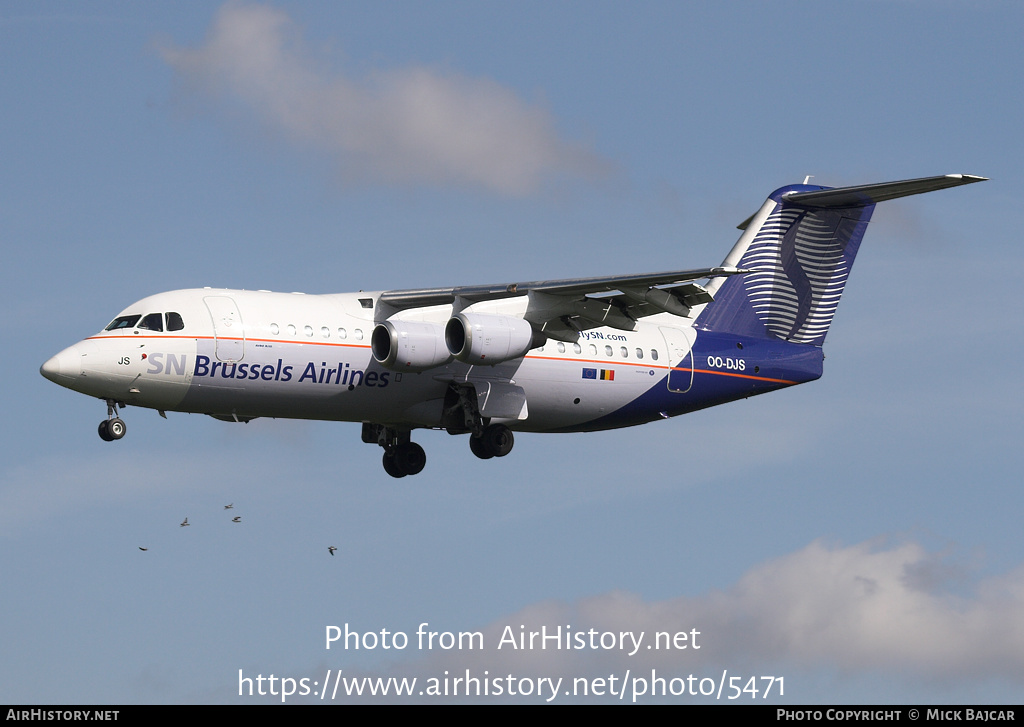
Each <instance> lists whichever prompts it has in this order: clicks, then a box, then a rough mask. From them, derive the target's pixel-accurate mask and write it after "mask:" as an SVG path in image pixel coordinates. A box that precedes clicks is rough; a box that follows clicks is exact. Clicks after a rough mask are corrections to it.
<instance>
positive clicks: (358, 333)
mask: <svg viewBox="0 0 1024 727" xmlns="http://www.w3.org/2000/svg"><path fill="white" fill-rule="evenodd" d="M355 336H356V340H357V341H362V340H363V329H362V328H357V329H356V330H355Z"/></svg>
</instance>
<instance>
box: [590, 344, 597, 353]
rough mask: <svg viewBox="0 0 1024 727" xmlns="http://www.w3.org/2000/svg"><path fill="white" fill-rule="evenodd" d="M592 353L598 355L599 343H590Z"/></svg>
mask: <svg viewBox="0 0 1024 727" xmlns="http://www.w3.org/2000/svg"><path fill="white" fill-rule="evenodd" d="M590 355H591V356H596V355H597V345H596V344H593V343H592V344H590Z"/></svg>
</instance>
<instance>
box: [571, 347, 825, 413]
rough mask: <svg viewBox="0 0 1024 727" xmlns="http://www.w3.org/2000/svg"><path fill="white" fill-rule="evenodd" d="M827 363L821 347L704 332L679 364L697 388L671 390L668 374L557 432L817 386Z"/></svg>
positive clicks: (678, 367) (694, 409)
mask: <svg viewBox="0 0 1024 727" xmlns="http://www.w3.org/2000/svg"><path fill="white" fill-rule="evenodd" d="M823 359H824V356H823V354H822V350H821V348H819V347H818V346H809V345H806V344H795V343H787V342H785V341H777V340H771V339H767V338H752V337H747V336H737V335H729V334H720V333H710V332H701V333H700V334H699V335H698V337H697V341H696V342H695V343H694V346H693V350H692V351H691V355H690V356H687V357H686V358H685V359H684V360H683V361H681V362H678V363H677V364H676V368H677V369H682V370H683V371H685V372H686V373H689V371H690V369H691V368H692V369H693V385H692V386H691V387H690V388H689V390H688V391H686V392H685V393H679V392H676V391H671V390H670V389H669V387H668V376H667V375H666V376H664V377H662V378H660V379H659V380H658V382H657V383H656V384H655V385H654V386H652V387H651V388H650V389H648V390H647V391H646V392H645V393H644V394H642V395H641V396H639V397H637V398H636V399H634V400H633V401H631V402H629V403H628V404H626V405H625V406H623V407H621V408H620V409H617V410H616V411H614V412H612V413H610V414H606V415H605V416H603V417H600V418H599V419H594V420H592V421H590V422H586V423H584V424H580V425H577V426H573V427H567V428H565V429H559V430H555V431H560V432H592V431H599V430H602V429H616V428H619V427H629V426H633V425H636V424H643V423H645V422H650V421H654V420H656V419H662V418H664V417H665V416H678V415H680V414H687V413H689V412H692V411H697V410H698V409H706V408H707V407H710V406H715V405H716V404H724V403H726V402H729V401H735V400H737V399H745V398H748V397H751V396H757V395H758V394H765V393H767V392H769V391H775V390H777V389H782V388H785V387H787V386H793V385H795V384H802V383H805V382H807V381H814V380H815V379H817V378H819V377H820V376H821V373H822V361H823ZM687 378H688V377H687Z"/></svg>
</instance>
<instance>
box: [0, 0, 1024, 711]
mask: <svg viewBox="0 0 1024 727" xmlns="http://www.w3.org/2000/svg"><path fill="white" fill-rule="evenodd" d="M1022 26H1024V9H1021V7H1020V6H1019V4H1017V3H1013V2H980V3H965V2H954V1H952V0H951V1H948V2H912V1H909V0H908V1H906V2H872V1H862V2H855V3H843V4H821V3H813V2H778V3H772V4H765V3H753V2H749V3H748V2H723V3H699V4H694V3H683V2H673V3H654V2H651V3H642V4H625V3H602V2H586V3H577V2H564V3H558V4H555V5H553V6H552V5H551V4H550V3H527V2H523V3H513V4H494V3H447V2H445V3H406V2H394V3H386V4H383V3H334V2H306V3H278V4H262V3H228V4H225V5H222V6H217V5H213V4H208V3H173V4H170V3H169V4H161V5H154V4H144V5H138V4H131V3H119V2H95V3H89V4H88V5H83V4H70V3H48V2H31V3H30V2H7V3H5V4H4V5H3V8H2V9H0V68H3V69H4V70H3V72H2V73H0V93H2V98H3V99H4V101H5V103H4V108H5V111H4V113H3V114H0V199H2V202H0V245H2V246H3V251H4V259H5V264H4V266H3V267H2V269H0V270H2V271H0V275H2V281H3V285H2V286H0V291H2V292H0V295H2V296H3V301H4V310H5V312H6V314H7V315H5V316H4V317H3V323H2V324H0V325H2V326H3V333H4V339H5V341H7V344H6V347H5V350H6V351H7V361H6V366H5V368H4V372H5V376H4V381H5V383H4V393H5V398H6V401H7V404H8V411H9V425H8V427H6V428H5V444H4V452H5V457H4V462H3V465H2V468H0V544H2V547H0V574H2V578H0V580H2V583H3V587H2V588H0V612H2V613H3V614H4V617H3V619H0V644H2V645H3V648H2V649H0V654H2V656H0V685H2V686H0V702H5V703H13V702H18V703H88V702H95V703H152V702H156V703H192V702H213V703H229V702H237V701H241V702H243V703H248V702H250V701H259V700H256V699H250V698H241V699H240V698H239V697H238V673H239V669H241V670H243V671H244V673H245V675H246V676H255V675H258V674H262V675H264V676H267V675H269V674H271V673H273V674H276V675H278V676H291V677H293V678H296V679H299V678H302V677H308V678H312V679H317V678H320V676H321V675H322V674H323V673H324V670H325V669H327V668H331V669H343V670H344V673H345V674H346V675H351V676H399V677H401V676H407V677H412V676H417V677H419V678H429V677H430V676H436V675H439V674H441V673H443V672H444V670H445V669H448V670H449V671H452V670H461V671H464V670H465V669H472V670H477V671H482V670H484V669H487V670H489V671H490V673H491V674H497V673H501V674H506V673H515V674H517V675H522V676H524V677H525V676H532V677H541V676H559V675H560V676H563V677H565V678H572V677H584V676H586V677H597V676H602V675H603V676H608V675H609V674H613V673H614V674H623V673H625V671H626V669H631V670H632V671H633V673H634V674H636V673H640V672H645V673H649V672H650V671H651V670H652V669H656V670H657V671H658V673H659V674H663V675H666V676H669V677H672V676H683V677H685V676H687V675H690V674H693V675H696V676H698V677H704V676H707V677H714V678H718V677H719V676H720V675H721V674H722V672H723V670H728V673H729V674H730V675H738V676H744V677H747V676H751V675H758V676H760V675H774V676H781V677H783V678H784V680H785V682H784V684H785V695H784V697H782V698H781V699H780V698H779V697H777V696H776V695H775V694H773V695H772V696H771V697H770V699H769V701H772V702H774V701H776V700H777V701H779V702H792V703H808V702H816V703H817V702H821V703H825V702H893V703H912V702H935V703H949V702H972V703H984V702H1010V703H1014V702H1016V703H1019V702H1020V699H1021V693H1022V688H1024V683H1022V680H1021V674H1024V657H1022V656H1021V655H1022V654H1024V642H1022V640H1024V636H1022V634H1024V537H1022V535H1021V529H1020V515H1019V514H1020V512H1021V510H1022V505H1024V502H1022V495H1021V489H1020V484H1021V478H1020V466H1021V463H1022V458H1021V450H1020V446H1019V442H1020V440H1021V434H1022V431H1021V430H1022V426H1021V417H1020V413H1019V406H1020V402H1021V396H1022V394H1024V391H1022V386H1021V383H1020V378H1019V376H1018V374H1017V371H1016V369H1017V363H1016V362H1018V361H1019V360H1020V359H1021V357H1022V355H1024V344H1022V339H1021V336H1020V335H1019V333H1020V321H1021V319H1022V314H1024V307H1022V304H1021V302H1020V297H1019V295H1018V293H1017V290H1018V287H1019V281H1018V280H1017V271H1018V270H1020V269H1021V267H1022V263H1024V260H1022V253H1021V251H1020V246H1019V244H1018V239H1017V238H1018V235H1017V233H1016V232H1014V230H1015V229H1016V224H1017V222H1018V220H1017V219H1016V217H1017V208H1018V207H1019V200H1020V199H1021V196H1022V194H1024V183H1022V179H1021V175H1020V172H1019V170H1020V168H1021V161H1022V160H1021V152H1020V144H1019V139H1018V137H1019V130H1020V128H1021V127H1022V121H1024V108H1022V103H1024V102H1022V101H1021V99H1020V96H1019V94H1017V93H1015V80H1016V78H1017V77H1018V76H1019V74H1020V71H1021V69H1022V60H1024V58H1022V56H1024V51H1022V49H1021V47H1020V42H1019V39H1020V37H1021V36H1022V35H1024V27H1022ZM951 172H963V173H969V174H979V175H983V176H986V177H990V178H991V181H988V182H985V183H983V184H978V185H973V186H970V187H966V188H962V189H954V190H946V191H942V192H937V193H934V194H930V195H925V196H922V197H914V198H908V199H904V200H898V201H894V202H890V203H886V204H883V205H881V206H879V208H878V209H877V210H876V212H875V215H874V218H873V221H872V225H871V229H870V230H869V232H868V234H867V236H866V238H865V243H864V245H863V247H862V249H861V254H860V256H859V257H858V261H857V265H856V268H855V269H854V271H853V273H852V276H851V281H850V283H849V285H848V286H847V288H846V293H845V295H844V298H843V304H842V306H841V307H840V309H839V312H838V314H837V316H836V319H835V322H834V324H833V326H832V330H831V332H830V335H829V338H828V340H827V342H826V344H825V352H826V356H827V359H826V362H825V375H824V377H823V378H822V379H821V380H820V381H817V382H814V383H811V384H808V385H805V386H801V387H797V388H794V389H792V390H787V391H784V392H779V393H775V394H772V395H770V396H766V397H760V398H755V399H751V400H748V401H742V402H737V403H734V404H730V405H726V406H723V407H718V408H715V409H711V410H708V411H705V412H699V413H696V414H691V415H688V416H685V417H681V418H677V419H673V420H670V421H667V422H661V423H656V424H651V425H647V426H645V427H640V428H635V429H630V430H623V431H615V432H604V433H595V434H588V435H558V436H556V435H547V436H545V435H522V436H520V437H519V438H517V443H516V448H515V451H514V452H513V453H512V455H510V456H509V457H507V458H505V459H503V460H500V461H495V460H492V461H480V460H477V459H476V458H474V457H472V456H471V455H470V453H469V451H468V447H467V446H466V442H465V439H464V438H456V437H449V436H448V435H447V434H444V433H438V432H426V433H422V434H420V435H419V436H418V437H417V440H418V441H419V442H420V443H421V444H423V446H424V447H425V449H426V450H427V453H428V458H429V462H428V465H427V469H426V470H425V471H424V472H423V473H422V474H421V475H419V476H418V477H416V478H409V479H404V480H400V481H395V480H391V478H389V477H387V476H386V475H385V474H384V473H383V472H382V470H381V468H380V455H379V450H378V449H377V448H375V447H370V446H367V445H364V444H362V443H361V442H360V440H359V429H358V425H353V424H331V423H317V422H293V421H281V420H257V421H254V422H252V423H250V424H247V425H231V424H226V423H223V422H218V421H214V420H212V419H209V418H206V417H200V416H190V415H185V414H174V413H170V414H168V419H167V420H166V421H165V420H163V419H161V418H159V417H158V416H157V415H156V413H155V412H151V411H148V410H136V409H129V410H127V411H126V413H125V419H126V421H127V424H128V430H129V431H128V436H127V437H126V438H125V439H124V440H123V441H121V442H118V443H116V444H107V443H104V442H102V441H101V440H100V439H99V438H98V437H97V436H96V425H97V423H98V422H99V420H100V419H101V418H102V417H103V415H104V413H105V412H104V407H103V405H102V404H101V403H100V402H97V401H91V400H89V399H87V398H85V397H82V396H79V395H76V394H73V393H72V392H70V391H67V390H64V389H61V388H59V387H57V386H54V385H53V384H51V383H50V382H48V381H46V380H44V379H43V378H42V377H41V376H39V374H38V367H39V365H40V364H41V363H42V362H43V361H45V360H46V359H47V358H48V357H50V356H51V355H53V354H54V353H56V352H57V351H58V350H60V349H62V348H64V347H66V346H67V345H70V344H71V343H73V342H75V341H77V340H79V339H81V338H83V337H85V336H87V335H89V334H91V333H94V332H95V331H97V330H99V329H100V328H101V327H102V326H104V325H105V324H106V323H107V322H109V320H110V319H111V318H112V317H113V316H114V315H115V314H116V313H117V312H119V311H120V310H122V309H123V308H124V307H126V306H127V305H129V304H130V303H131V302H133V301H135V300H138V299H139V298H142V297H145V296H147V295H150V294H153V293H156V292H160V291H164V290H173V289H176V288H184V287H196V286H204V285H208V286H214V287H237V288H248V289H257V288H259V289H272V290H282V291H296V290H298V291H305V292H307V293H327V292H342V291H350V290H358V289H366V290H380V289H392V288H412V287H429V286H441V285H458V284H476V283H491V282H495V281H500V280H536V279H547V278H563V277H577V276H587V275H611V274H619V273H635V272H647V271H656V270H664V269H679V268H688V267H703V266H710V265H715V264H718V263H719V262H720V261H721V260H722V258H724V256H725V254H726V253H727V252H728V250H729V248H730V246H731V245H732V243H733V242H734V241H735V239H736V236H737V235H738V232H737V231H736V229H735V226H736V225H737V224H738V223H739V222H740V221H741V220H743V219H745V218H746V217H747V216H748V215H749V214H750V213H751V212H753V211H754V210H755V209H757V207H758V206H759V205H760V204H761V203H762V202H763V200H764V198H765V196H766V195H767V194H768V193H770V192H771V191H772V190H773V189H775V188H776V187H779V186H782V185H784V184H789V183H793V182H799V181H801V180H802V179H803V178H804V177H805V176H806V175H809V174H810V175H814V181H815V182H816V183H820V184H826V185H831V186H840V185H844V184H858V183H868V182H878V181H888V180H892V179H903V178H912V177H921V176H929V175H933V174H944V173H951ZM228 503H234V510H233V513H234V514H237V515H240V516H241V517H242V522H241V523H239V524H237V525H235V524H231V523H230V522H229V518H228V517H226V516H225V514H224V511H223V509H222V508H223V506H224V505H225V504H228ZM186 516H187V517H188V518H189V521H190V522H191V523H192V524H193V526H192V527H190V528H179V527H178V523H179V522H180V521H181V520H182V518H184V517H186ZM328 545H335V546H337V547H338V549H339V550H338V554H337V555H336V556H335V557H331V556H330V555H329V554H328V552H327V546H328ZM140 546H143V547H148V548H149V550H147V551H145V552H142V551H140V550H139V547H140ZM422 622H428V623H429V624H431V627H432V628H436V629H437V630H448V631H480V632H483V633H485V634H487V636H488V640H489V643H495V642H496V641H497V637H496V635H497V634H500V633H501V630H502V629H503V627H504V626H505V625H507V624H512V625H513V626H514V627H515V628H518V626H519V624H528V625H530V627H533V628H539V627H540V626H541V625H543V624H547V625H549V626H555V625H559V624H562V625H565V624H571V625H573V627H574V628H575V627H580V628H584V627H585V628H591V627H593V628H597V629H599V630H615V631H619V630H637V631H639V630H645V632H647V633H650V632H653V631H657V630H671V631H677V630H686V631H689V630H690V629H692V628H695V629H697V630H699V631H701V634H702V638H703V643H702V648H701V649H700V650H699V651H695V650H689V651H685V652H678V653H676V654H672V655H666V654H662V655H660V656H654V657H652V656H650V655H648V654H640V655H637V656H634V657H629V656H626V655H623V654H620V653H617V652H614V653H613V652H602V651H596V652H592V651H586V652H573V653H566V652H562V653H557V652H555V653H553V652H541V651H530V652H522V653H511V654H510V653H509V652H508V651H507V650H505V651H501V652H498V651H488V652H486V653H478V652H477V653H473V652H468V651H462V652H459V651H450V652H444V653H441V652H439V651H433V652H426V651H420V650H418V649H413V648H409V649H406V650H404V651H401V652H399V651H397V650H391V651H389V652H385V651H384V650H381V649H378V650H374V651H366V650H360V651H358V652H356V651H353V650H349V651H345V650H338V649H331V650H329V651H328V650H326V649H325V648H324V633H325V628H326V627H327V626H329V625H338V626H343V625H344V624H346V623H348V624H350V625H351V626H352V628H354V629H357V630H359V631H376V632H379V631H380V630H381V629H388V630H391V631H404V632H406V633H409V634H413V633H414V632H415V631H416V629H417V627H418V626H419V624H420V623H422ZM492 637H493V638H492ZM453 673H454V672H453ZM758 696H759V699H758V701H760V695H758ZM562 699H565V698H564V697H561V696H560V697H559V700H562ZM646 699H649V698H646ZM709 699H710V698H707V697H692V696H685V697H675V698H669V699H667V700H666V701H670V702H681V703H701V702H702V701H707V700H709ZM294 701H301V700H299V699H295V700H294ZM340 701H343V700H339V702H340ZM381 701H385V700H381ZM427 701H438V700H430V699H428V700H427ZM481 701H498V700H496V699H495V698H488V699H485V700H481ZM511 701H529V698H526V697H517V698H513V699H512V700H511ZM584 701H599V700H597V699H596V698H593V697H591V698H589V699H587V700H584ZM741 701H746V700H741Z"/></svg>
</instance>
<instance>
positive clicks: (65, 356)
mask: <svg viewBox="0 0 1024 727" xmlns="http://www.w3.org/2000/svg"><path fill="white" fill-rule="evenodd" d="M39 373H41V374H42V375H43V376H45V377H46V378H48V379H49V380H50V381H52V382H54V383H55V384H64V383H65V381H66V380H68V379H77V378H78V377H79V376H81V375H82V355H81V354H80V353H79V352H78V351H77V350H75V349H74V348H65V349H64V350H63V351H61V352H60V353H58V354H57V355H56V356H53V357H52V358H50V359H48V360H47V361H46V363H44V364H43V365H42V366H40V367H39Z"/></svg>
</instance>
